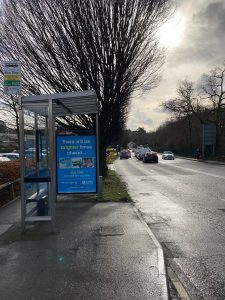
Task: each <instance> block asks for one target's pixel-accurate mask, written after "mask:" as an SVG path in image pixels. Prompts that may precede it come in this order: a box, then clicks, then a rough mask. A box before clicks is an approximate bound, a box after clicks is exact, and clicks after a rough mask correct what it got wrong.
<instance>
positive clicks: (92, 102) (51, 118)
mask: <svg viewBox="0 0 225 300" xmlns="http://www.w3.org/2000/svg"><path fill="white" fill-rule="evenodd" d="M25 111H29V112H30V113H31V114H32V116H33V118H34V128H35V129H36V128H37V126H38V125H37V123H38V121H37V116H42V117H43V118H45V122H46V123H45V126H46V130H48V139H47V141H46V143H48V161H47V163H48V166H49V170H48V171H49V173H48V175H47V176H42V175H41V174H39V173H36V175H37V174H38V176H39V177H38V178H37V176H36V177H35V178H32V177H29V176H27V174H26V172H25V167H26V158H25V150H26V149H25V146H24V138H25V127H26V122H25V120H24V113H25ZM81 114H95V115H96V154H97V162H96V172H97V187H99V134H98V104H97V97H96V94H95V91H78V92H66V93H55V94H46V95H35V96H24V97H21V98H20V103H19V124H20V163H21V221H22V230H23V231H24V230H25V226H26V223H29V222H36V221H37V222H39V221H48V222H49V221H50V222H51V223H52V229H53V231H54V228H55V202H56V198H57V193H56V178H57V170H56V139H55V137H56V130H55V128H56V127H55V120H56V117H62V116H72V115H81ZM35 180H36V181H35ZM32 182H35V184H36V186H37V188H38V192H37V193H36V196H37V195H38V196H39V197H41V196H42V194H41V189H40V185H41V184H46V186H47V187H48V193H47V195H45V196H46V197H47V198H48V201H49V202H48V205H49V213H48V214H47V215H42V216H40V215H37V214H35V207H33V209H31V210H30V211H29V213H27V211H26V205H27V202H29V201H32V200H30V199H28V200H27V195H26V184H27V183H32ZM99 193H100V191H99V188H97V197H99Z"/></svg>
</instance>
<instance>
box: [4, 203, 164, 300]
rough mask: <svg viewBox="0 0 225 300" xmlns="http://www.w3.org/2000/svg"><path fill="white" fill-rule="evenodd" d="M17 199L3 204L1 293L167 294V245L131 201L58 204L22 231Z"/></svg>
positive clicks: (150, 298)
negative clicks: (48, 217)
mask: <svg viewBox="0 0 225 300" xmlns="http://www.w3.org/2000/svg"><path fill="white" fill-rule="evenodd" d="M19 207H20V201H19V200H17V201H15V202H13V203H11V204H10V205H8V206H6V207H4V208H1V209H0V265H1V272H0V295H1V296H0V299H1V300H14V299H15V300H20V299H23V300H33V299H38V300H45V299H54V300H58V299H60V300H63V299H67V300H70V299H71V300H72V299H74V300H75V299H76V300H89V299H90V300H95V299H96V300H103V299H104V300H106V299H107V300H110V299H112V300H117V299H118V300H128V299H129V300H137V299H138V300H161V299H162V300H166V299H168V292H167V281H166V273H165V265H164V258H163V252H162V248H161V246H160V244H159V243H158V241H157V240H156V238H155V236H154V235H153V233H152V232H151V230H150V229H149V227H148V226H147V224H146V223H145V222H144V221H143V219H142V217H141V215H140V214H139V213H138V211H137V210H136V208H135V207H134V204H133V203H114V202H99V203H95V202H73V201H70V202H68V201H63V198H62V199H61V201H60V202H58V203H57V204H56V232H55V233H51V230H50V226H49V224H48V223H42V224H40V223H39V224H36V225H30V226H29V227H28V229H27V231H26V233H25V234H22V233H21V230H20V214H19V211H20V210H19Z"/></svg>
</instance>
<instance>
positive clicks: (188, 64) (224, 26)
mask: <svg viewBox="0 0 225 300" xmlns="http://www.w3.org/2000/svg"><path fill="white" fill-rule="evenodd" d="M159 36H160V43H161V45H162V46H164V47H166V56H165V63H164V65H163V67H162V70H161V74H160V75H161V80H160V82H159V84H158V86H157V87H156V88H154V89H152V90H151V91H148V92H146V93H144V94H142V95H138V96H134V98H133V99H132V102H131V106H130V110H129V117H128V121H127V128H128V129H131V130H137V129H138V128H139V127H143V128H144V129H145V130H146V131H154V130H156V129H157V128H158V127H159V126H160V125H162V124H163V123H164V122H165V121H166V120H168V119H169V118H170V115H169V114H168V112H164V111H163V110H162V108H160V104H161V103H162V101H166V100H169V99H171V98H175V97H176V95H177V87H178V84H179V82H180V81H182V80H186V79H187V80H189V81H192V82H194V83H196V82H197V81H198V80H199V79H200V77H201V75H202V74H203V73H209V72H210V70H212V69H213V68H215V67H217V66H220V65H221V64H222V63H223V62H224V60H225V0H176V9H175V12H174V14H173V16H172V18H171V20H170V21H169V22H168V23H166V24H165V25H164V26H163V27H162V29H161V30H160V32H159Z"/></svg>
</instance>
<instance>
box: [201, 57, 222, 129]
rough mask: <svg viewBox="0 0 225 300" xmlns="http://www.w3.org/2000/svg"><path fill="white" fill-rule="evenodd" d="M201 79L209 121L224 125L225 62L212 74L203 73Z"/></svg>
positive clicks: (219, 125)
mask: <svg viewBox="0 0 225 300" xmlns="http://www.w3.org/2000/svg"><path fill="white" fill-rule="evenodd" d="M201 81H202V84H201V96H202V98H203V99H204V100H206V101H207V102H206V107H207V110H208V112H209V117H208V121H209V122H212V123H214V124H215V125H216V126H217V128H219V127H224V126H225V119H224V108H225V62H224V64H223V65H221V66H219V67H216V68H215V69H213V70H211V71H210V74H203V75H202V80H201Z"/></svg>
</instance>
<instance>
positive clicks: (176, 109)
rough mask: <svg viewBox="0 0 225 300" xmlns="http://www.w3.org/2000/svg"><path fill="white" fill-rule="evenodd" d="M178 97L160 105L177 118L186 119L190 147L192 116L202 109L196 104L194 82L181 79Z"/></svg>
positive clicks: (198, 114)
mask: <svg viewBox="0 0 225 300" xmlns="http://www.w3.org/2000/svg"><path fill="white" fill-rule="evenodd" d="M177 94H178V97H177V98H175V99H170V100H168V101H164V102H163V103H162V104H161V106H162V107H163V109H164V110H167V111H169V112H171V113H172V114H173V115H174V116H175V118H177V119H187V121H188V129H189V141H190V147H191V146H192V118H193V115H197V116H199V118H201V115H200V113H199V112H200V111H201V110H202V109H201V107H200V106H199V104H198V99H197V97H196V93H195V89H194V83H193V82H189V81H187V80H184V81H181V82H180V83H179V86H178V90H177Z"/></svg>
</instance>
